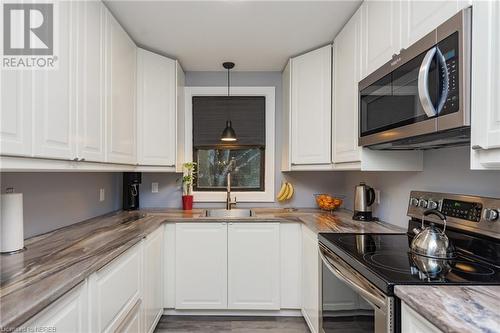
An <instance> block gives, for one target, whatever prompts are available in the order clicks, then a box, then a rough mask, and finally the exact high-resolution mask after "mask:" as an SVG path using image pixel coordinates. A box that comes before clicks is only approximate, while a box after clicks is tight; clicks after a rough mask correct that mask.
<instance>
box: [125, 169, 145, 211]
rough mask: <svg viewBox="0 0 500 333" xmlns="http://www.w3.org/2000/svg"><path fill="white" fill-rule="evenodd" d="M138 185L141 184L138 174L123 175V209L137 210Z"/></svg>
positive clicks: (126, 173)
mask: <svg viewBox="0 0 500 333" xmlns="http://www.w3.org/2000/svg"><path fill="white" fill-rule="evenodd" d="M139 184H141V173H140V172H124V173H123V209H124V210H136V209H139Z"/></svg>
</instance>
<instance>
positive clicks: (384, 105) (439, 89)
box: [358, 8, 472, 149]
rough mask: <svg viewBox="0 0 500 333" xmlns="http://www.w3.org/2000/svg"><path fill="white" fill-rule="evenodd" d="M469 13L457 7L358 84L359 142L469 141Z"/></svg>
mask: <svg viewBox="0 0 500 333" xmlns="http://www.w3.org/2000/svg"><path fill="white" fill-rule="evenodd" d="M471 11H472V9H471V8H466V9H464V10H462V11H460V12H459V13H457V14H456V15H455V16H453V17H451V18H450V19H449V20H447V21H446V22H444V23H443V24H441V25H440V26H439V27H437V28H436V29H435V30H433V31H432V32H430V33H429V34H427V35H426V36H425V37H423V38H422V39H420V40H419V41H417V42H416V43H414V44H413V45H412V46H410V47H408V48H407V49H403V50H401V53H400V54H398V55H394V56H393V58H392V60H391V61H389V62H388V63H386V64H385V65H383V66H382V67H381V68H379V69H378V70H376V71H375V72H373V73H372V74H370V75H369V76H368V77H366V78H365V79H363V80H362V81H361V82H360V83H359V140H358V143H359V145H360V146H368V147H370V148H372V149H429V148H438V147H443V146H449V145H458V144H465V143H468V142H470V71H471Z"/></svg>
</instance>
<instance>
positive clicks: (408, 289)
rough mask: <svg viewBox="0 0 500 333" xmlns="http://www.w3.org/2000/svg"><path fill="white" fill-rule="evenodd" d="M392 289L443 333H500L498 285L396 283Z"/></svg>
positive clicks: (499, 287) (499, 292) (499, 294)
mask: <svg viewBox="0 0 500 333" xmlns="http://www.w3.org/2000/svg"><path fill="white" fill-rule="evenodd" d="M394 290H395V293H396V296H398V297H399V298H400V299H401V300H402V301H403V302H405V303H406V304H408V306H410V307H411V308H412V309H413V310H415V311H416V312H418V313H419V314H420V315H422V316H423V317H424V318H426V319H427V320H428V321H429V322H431V323H432V324H434V325H435V326H436V327H438V328H439V329H440V330H442V331H443V332H446V333H463V332H468V333H475V332H478V333H479V332H480V333H498V332H500V312H499V309H500V286H396V287H395V289H394Z"/></svg>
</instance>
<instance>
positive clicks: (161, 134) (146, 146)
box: [137, 49, 177, 167]
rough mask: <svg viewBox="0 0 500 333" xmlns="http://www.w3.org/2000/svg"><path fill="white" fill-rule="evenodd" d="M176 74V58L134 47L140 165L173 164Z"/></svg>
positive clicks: (175, 124)
mask: <svg viewBox="0 0 500 333" xmlns="http://www.w3.org/2000/svg"><path fill="white" fill-rule="evenodd" d="M176 75H177V61H175V60H172V59H169V58H166V57H163V56H160V55H158V54H155V53H152V52H149V51H146V50H143V49H139V50H138V54H137V145H138V146H137V159H138V161H137V162H138V163H139V164H140V165H155V166H172V167H173V166H174V165H175V160H176V134H177V131H176V128H177V123H176V122H177V117H176V113H177V81H176V78H177V76H176Z"/></svg>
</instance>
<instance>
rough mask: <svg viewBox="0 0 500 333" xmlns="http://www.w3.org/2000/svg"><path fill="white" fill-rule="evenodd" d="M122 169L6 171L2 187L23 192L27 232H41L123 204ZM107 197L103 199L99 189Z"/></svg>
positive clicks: (27, 235) (114, 208)
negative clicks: (100, 196) (111, 171)
mask: <svg viewBox="0 0 500 333" xmlns="http://www.w3.org/2000/svg"><path fill="white" fill-rule="evenodd" d="M121 177H122V176H121V173H74V172H68V173H55V172H54V173H52V172H41V173H35V172H33V173H31V172H29V173H28V172H27V173H22V172H20V173H2V174H1V191H2V193H5V190H6V188H8V187H14V188H15V192H17V193H23V204H24V212H23V214H24V236H25V238H28V237H31V236H35V235H39V234H42V233H45V232H48V231H51V230H54V229H57V228H60V227H64V226H67V225H70V224H73V223H76V222H80V221H82V220H85V219H88V218H91V217H94V216H98V215H102V214H105V213H108V212H111V211H113V210H117V209H120V208H121V183H122V182H121ZM100 188H104V189H105V194H106V195H105V200H104V201H103V202H99V189H100Z"/></svg>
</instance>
